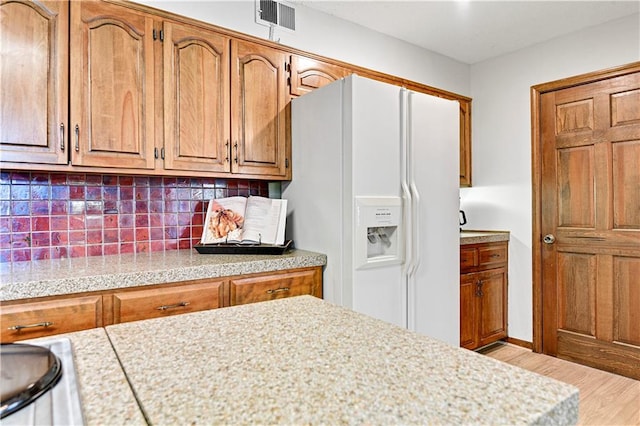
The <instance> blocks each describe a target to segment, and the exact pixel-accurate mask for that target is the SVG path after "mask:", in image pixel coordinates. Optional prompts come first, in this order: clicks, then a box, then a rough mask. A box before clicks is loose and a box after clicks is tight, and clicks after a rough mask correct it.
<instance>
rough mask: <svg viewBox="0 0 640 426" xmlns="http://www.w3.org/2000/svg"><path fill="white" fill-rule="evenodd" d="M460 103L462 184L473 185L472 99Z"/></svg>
mask: <svg viewBox="0 0 640 426" xmlns="http://www.w3.org/2000/svg"><path fill="white" fill-rule="evenodd" d="M458 102H459V103H460V186H471V100H459V101H458Z"/></svg>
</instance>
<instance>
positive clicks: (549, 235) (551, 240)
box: [542, 234, 556, 244]
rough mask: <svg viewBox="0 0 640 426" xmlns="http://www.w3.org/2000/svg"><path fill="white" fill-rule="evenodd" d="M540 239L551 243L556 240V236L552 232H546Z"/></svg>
mask: <svg viewBox="0 0 640 426" xmlns="http://www.w3.org/2000/svg"><path fill="white" fill-rule="evenodd" d="M542 241H543V242H544V243H545V244H553V243H555V242H556V237H554V236H553V234H547V235H545V236H544V237H543V238H542Z"/></svg>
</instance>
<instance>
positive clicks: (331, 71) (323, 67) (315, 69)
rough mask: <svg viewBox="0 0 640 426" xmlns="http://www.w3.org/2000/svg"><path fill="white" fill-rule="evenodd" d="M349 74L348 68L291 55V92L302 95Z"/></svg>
mask: <svg viewBox="0 0 640 426" xmlns="http://www.w3.org/2000/svg"><path fill="white" fill-rule="evenodd" d="M349 74H351V72H350V71H349V70H347V69H345V68H341V67H339V66H337V65H333V64H328V63H326V62H322V61H317V60H315V59H311V58H306V57H304V56H298V55H291V88H290V90H291V94H292V95H296V96H300V95H304V94H305V93H308V92H311V91H312V90H315V89H317V88H319V87H322V86H325V85H327V84H329V83H331V82H333V81H336V80H339V79H341V78H343V77H346V76H348V75H349Z"/></svg>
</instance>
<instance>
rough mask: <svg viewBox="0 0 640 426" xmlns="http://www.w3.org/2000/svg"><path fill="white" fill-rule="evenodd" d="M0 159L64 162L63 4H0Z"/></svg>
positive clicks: (65, 50) (66, 20) (66, 43)
mask: <svg viewBox="0 0 640 426" xmlns="http://www.w3.org/2000/svg"><path fill="white" fill-rule="evenodd" d="M0 37H1V39H2V41H1V42H0V61H1V62H0V70H2V71H1V72H0V93H2V102H0V158H1V159H2V161H13V162H19V163H50V164H66V163H67V161H68V154H67V152H68V151H67V150H68V147H67V141H66V139H65V137H66V125H67V118H68V117H67V110H68V97H67V89H68V66H67V60H68V54H69V49H68V46H69V3H67V2H66V1H42V2H32V1H14V2H2V4H1V5H0Z"/></svg>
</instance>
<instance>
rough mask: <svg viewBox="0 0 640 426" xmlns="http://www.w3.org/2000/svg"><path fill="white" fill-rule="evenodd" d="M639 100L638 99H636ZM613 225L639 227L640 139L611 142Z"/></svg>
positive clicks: (619, 227)
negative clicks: (639, 179) (639, 178)
mask: <svg viewBox="0 0 640 426" xmlns="http://www.w3.org/2000/svg"><path fill="white" fill-rule="evenodd" d="M638 102H640V100H639V101H638ZM612 150H613V170H614V173H613V183H612V185H613V188H612V191H613V227H614V228H615V229H632V230H633V229H636V230H637V229H640V215H639V214H638V206H640V189H639V188H638V187H637V186H636V190H635V191H634V190H633V185H637V184H638V171H639V170H640V141H638V140H635V141H623V142H617V143H614V144H613V148H612ZM630 189H631V190H630Z"/></svg>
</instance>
